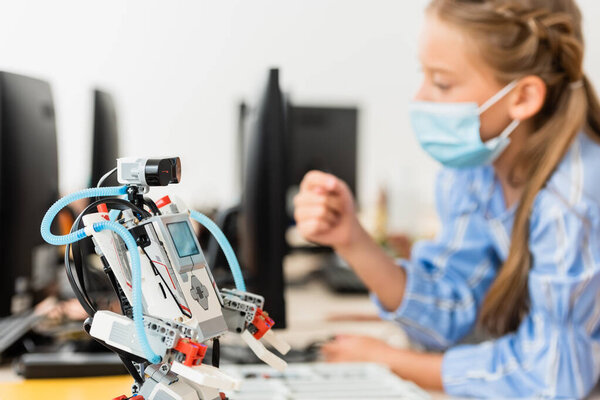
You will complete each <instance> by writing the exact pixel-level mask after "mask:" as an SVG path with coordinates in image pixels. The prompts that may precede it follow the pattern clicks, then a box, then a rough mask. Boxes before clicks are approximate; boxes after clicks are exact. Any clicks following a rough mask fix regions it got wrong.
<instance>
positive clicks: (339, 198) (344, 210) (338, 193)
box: [294, 171, 360, 248]
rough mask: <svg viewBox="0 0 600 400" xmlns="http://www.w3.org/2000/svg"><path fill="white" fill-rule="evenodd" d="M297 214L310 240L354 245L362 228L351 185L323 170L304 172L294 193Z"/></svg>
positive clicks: (304, 235) (324, 243) (334, 245)
mask: <svg viewBox="0 0 600 400" xmlns="http://www.w3.org/2000/svg"><path fill="white" fill-rule="evenodd" d="M294 218H295V219H296V223H297V227H298V230H299V232H300V234H301V235H302V236H303V237H304V238H305V239H306V240H309V241H311V242H315V243H318V244H321V245H326V246H332V247H334V248H335V247H342V246H349V245H351V243H352V242H353V240H354V238H355V237H356V236H357V233H358V232H359V231H360V224H359V222H358V219H357V218H356V213H355V208H354V200H353V198H352V193H351V192H350V189H349V188H348V186H347V185H346V184H345V183H344V182H343V181H342V180H340V179H338V178H336V177H335V176H333V175H331V174H327V173H324V172H321V171H310V172H309V173H307V174H306V175H305V176H304V179H303V180H302V183H301V184H300V192H299V193H298V194H297V195H296V197H294Z"/></svg>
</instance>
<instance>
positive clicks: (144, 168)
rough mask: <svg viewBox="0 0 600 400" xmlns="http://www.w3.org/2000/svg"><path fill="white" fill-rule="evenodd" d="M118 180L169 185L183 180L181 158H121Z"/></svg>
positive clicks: (139, 184) (131, 183) (132, 183)
mask: <svg viewBox="0 0 600 400" xmlns="http://www.w3.org/2000/svg"><path fill="white" fill-rule="evenodd" d="M117 180H118V181H119V183H121V184H126V185H138V186H167V185H169V184H171V183H179V181H180V180H181V160H180V159H179V157H171V158H119V159H118V160H117Z"/></svg>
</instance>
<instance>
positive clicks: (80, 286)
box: [65, 197, 151, 316]
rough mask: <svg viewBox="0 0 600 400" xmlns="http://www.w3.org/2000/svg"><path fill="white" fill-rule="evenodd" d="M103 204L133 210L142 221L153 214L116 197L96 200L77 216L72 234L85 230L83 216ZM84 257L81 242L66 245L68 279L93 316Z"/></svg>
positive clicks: (82, 304)
mask: <svg viewBox="0 0 600 400" xmlns="http://www.w3.org/2000/svg"><path fill="white" fill-rule="evenodd" d="M103 203H104V204H106V205H107V207H108V206H109V205H111V206H112V207H111V208H112V209H119V210H127V209H131V210H133V212H134V213H136V214H137V215H136V217H137V218H138V219H142V218H146V217H150V216H151V214H150V213H149V212H147V211H145V210H142V209H140V208H138V207H136V206H135V205H133V204H131V203H130V202H128V201H126V200H123V199H120V198H116V197H114V198H104V199H100V200H96V201H94V202H92V203H91V204H90V205H88V206H87V207H86V208H85V209H84V210H83V211H82V212H81V213H80V214H79V215H78V216H77V218H76V219H75V222H74V223H73V226H72V227H71V232H74V231H76V230H79V229H81V228H83V220H82V218H83V216H84V215H87V214H90V213H91V212H90V210H95V208H96V207H97V206H98V205H100V204H103ZM90 240H91V239H90ZM71 247H72V248H73V263H74V264H75V270H76V271H77V274H76V275H75V274H73V267H72V265H71V260H70V258H69V254H70V250H71ZM84 256H85V255H84V254H83V253H82V250H81V246H80V245H79V242H74V243H72V244H70V243H69V244H67V245H66V248H65V269H66V272H67V278H68V279H69V283H70V284H71V288H72V289H73V292H74V293H75V297H77V300H79V303H81V306H82V307H83V308H84V310H85V311H86V312H87V313H88V315H90V316H93V315H94V314H95V313H96V311H97V310H96V307H95V306H94V304H93V302H92V300H91V299H90V297H89V296H88V294H87V291H86V289H85V283H84V280H83V269H84V265H85V261H84ZM76 277H77V279H76ZM114 289H115V291H116V288H114Z"/></svg>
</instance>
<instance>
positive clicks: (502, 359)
mask: <svg viewBox="0 0 600 400" xmlns="http://www.w3.org/2000/svg"><path fill="white" fill-rule="evenodd" d="M419 56H420V61H421V63H422V66H423V70H424V79H423V83H422V86H421V88H420V90H419V91H418V93H417V95H416V98H415V102H414V104H413V106H412V108H411V123H412V125H413V130H414V131H415V134H416V136H417V139H418V140H419V142H420V143H421V145H422V147H423V148H424V149H425V151H427V152H428V153H429V154H430V155H431V156H432V157H434V158H435V159H437V160H438V161H440V162H441V163H442V164H443V165H444V166H445V167H446V168H444V169H443V170H442V171H441V173H440V174H439V177H438V182H437V187H436V196H437V209H438V213H439V216H440V219H441V221H442V231H441V232H440V234H439V236H438V237H437V238H436V240H435V241H431V242H421V243H418V244H417V245H416V246H415V248H414V249H413V252H412V255H411V258H410V259H409V260H400V261H399V262H398V263H396V262H395V261H394V260H392V259H391V258H389V257H388V256H387V255H386V254H385V253H384V252H383V251H382V250H381V249H380V248H379V247H378V246H377V245H376V244H375V243H374V241H373V240H372V239H371V238H370V237H369V236H368V235H367V233H365V231H364V230H363V228H362V227H361V226H360V225H359V223H358V220H357V218H356V216H355V213H354V204H353V200H352V197H351V194H350V192H349V190H348V188H347V187H346V185H345V184H344V183H343V182H341V181H340V180H338V179H337V178H335V177H334V176H332V175H328V174H325V173H321V172H316V171H313V172H310V173H308V174H307V176H306V177H305V178H304V180H303V182H302V185H301V190H300V193H299V194H298V195H297V197H296V198H295V206H296V208H295V217H296V220H297V223H298V228H299V230H300V232H301V233H302V234H303V235H304V236H305V237H306V238H307V239H308V240H311V241H314V242H317V243H321V244H324V245H330V246H333V247H334V249H335V250H336V251H337V252H338V254H340V255H341V256H342V257H343V258H345V259H346V260H347V262H348V263H349V264H350V265H352V267H353V268H354V270H355V271H356V273H357V274H358V275H359V276H360V277H361V279H363V281H364V282H365V284H366V285H367V286H368V287H369V289H370V290H371V291H372V293H373V297H374V300H375V302H376V303H377V304H378V306H379V307H380V309H381V312H382V316H383V317H385V318H388V319H392V320H394V321H396V322H397V323H398V324H399V325H401V326H402V327H403V328H404V330H405V331H406V332H407V334H408V335H409V336H410V337H411V339H412V340H414V341H416V342H418V343H421V344H422V345H424V346H425V347H427V348H428V349H430V350H436V351H440V350H443V351H445V352H444V353H443V354H440V353H436V352H431V353H418V352H414V351H409V350H400V349H395V348H392V347H390V346H388V345H387V344H385V343H383V342H381V341H378V340H375V339H371V338H364V337H354V336H342V337H338V338H337V339H336V340H335V341H333V342H332V343H330V344H328V345H326V346H324V348H323V353H324V355H325V357H326V358H327V359H328V360H331V361H376V362H383V363H386V364H388V365H389V366H390V367H391V368H392V369H393V371H395V372H396V373H397V374H398V375H400V376H402V377H404V378H407V379H411V380H413V381H415V382H417V383H418V384H420V385H421V386H423V387H427V388H434V389H436V388H437V389H441V388H442V387H443V389H445V390H446V391H447V392H448V393H450V394H453V395H459V396H476V397H480V398H481V397H496V398H497V397H551V398H554V397H563V398H564V397H566V398H574V397H583V396H585V395H586V394H587V393H588V392H589V391H590V390H591V388H592V387H593V386H594V384H595V383H596V381H597V379H598V376H599V374H600V326H599V324H600V296H598V293H599V291H600V145H599V144H598V143H599V142H600V106H599V103H598V99H597V97H596V95H595V93H594V89H593V88H592V85H591V84H590V82H589V81H588V79H587V78H586V76H585V75H584V73H583V71H582V59H583V39H582V33H581V15H580V12H579V9H578V8H577V6H576V5H575V3H574V1H573V0H520V1H509V0H479V1H477V0H433V1H431V3H430V5H429V7H428V10H427V18H426V23H425V28H424V30H423V32H422V36H421V41H420V55H419ZM476 326H478V327H481V328H484V329H485V331H486V332H487V333H488V334H489V335H491V337H492V339H491V340H488V341H486V342H484V343H481V344H477V345H464V344H463V345H457V343H459V342H460V341H461V339H462V338H464V336H465V335H467V334H468V333H469V332H471V331H472V330H473V329H474V328H475V327H476Z"/></svg>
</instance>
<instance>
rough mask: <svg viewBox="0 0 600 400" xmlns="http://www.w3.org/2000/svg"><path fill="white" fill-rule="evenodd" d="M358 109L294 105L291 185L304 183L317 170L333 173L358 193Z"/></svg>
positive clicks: (290, 123) (290, 114) (290, 118)
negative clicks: (309, 174)
mask: <svg viewBox="0 0 600 400" xmlns="http://www.w3.org/2000/svg"><path fill="white" fill-rule="evenodd" d="M357 123H358V109H357V108H352V107H346V108H343V107H320V106H312V107H311V106H298V105H293V106H290V108H289V112H288V126H289V135H288V137H289V150H288V154H289V157H288V159H289V185H290V186H291V187H292V188H294V187H296V188H297V187H298V186H299V185H300V182H301V181H302V178H303V177H304V175H305V174H306V173H307V172H308V171H310V170H313V169H316V170H320V171H324V172H328V173H331V174H333V175H335V176H337V177H338V178H340V179H342V180H343V181H344V182H346V183H347V184H348V186H349V187H350V190H352V193H354V194H355V195H356V164H357V162H356V160H357V136H358V135H357Z"/></svg>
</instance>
